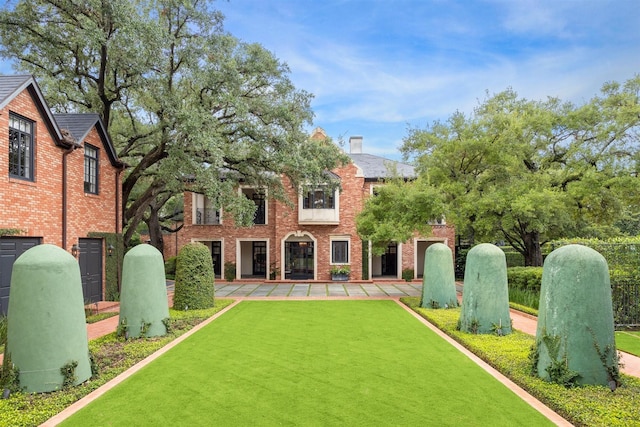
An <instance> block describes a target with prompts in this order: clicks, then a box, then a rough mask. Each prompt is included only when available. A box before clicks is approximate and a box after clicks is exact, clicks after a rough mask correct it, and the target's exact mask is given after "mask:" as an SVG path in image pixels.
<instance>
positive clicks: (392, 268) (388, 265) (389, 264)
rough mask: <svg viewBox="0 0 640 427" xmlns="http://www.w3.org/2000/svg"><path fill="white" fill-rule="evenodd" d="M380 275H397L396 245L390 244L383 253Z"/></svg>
mask: <svg viewBox="0 0 640 427" xmlns="http://www.w3.org/2000/svg"><path fill="white" fill-rule="evenodd" d="M382 275H383V276H394V277H395V276H397V275H398V245H397V244H395V243H390V244H389V246H387V249H386V251H385V253H384V254H383V255H382Z"/></svg>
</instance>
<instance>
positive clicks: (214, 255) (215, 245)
mask: <svg viewBox="0 0 640 427" xmlns="http://www.w3.org/2000/svg"><path fill="white" fill-rule="evenodd" d="M211 260H212V261H213V273H214V274H215V275H216V277H222V242H221V241H213V242H211Z"/></svg>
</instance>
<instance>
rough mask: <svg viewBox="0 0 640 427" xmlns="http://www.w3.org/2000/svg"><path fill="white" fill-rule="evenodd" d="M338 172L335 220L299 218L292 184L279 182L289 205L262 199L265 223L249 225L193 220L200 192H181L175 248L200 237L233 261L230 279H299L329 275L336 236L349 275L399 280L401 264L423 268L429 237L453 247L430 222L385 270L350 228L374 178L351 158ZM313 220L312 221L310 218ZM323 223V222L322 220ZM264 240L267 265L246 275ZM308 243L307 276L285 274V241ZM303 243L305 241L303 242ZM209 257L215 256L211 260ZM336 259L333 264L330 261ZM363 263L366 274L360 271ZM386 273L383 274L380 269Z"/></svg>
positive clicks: (450, 237) (417, 271)
mask: <svg viewBox="0 0 640 427" xmlns="http://www.w3.org/2000/svg"><path fill="white" fill-rule="evenodd" d="M332 172H333V173H335V174H336V175H338V176H339V177H340V182H341V187H342V191H341V192H340V193H339V195H338V196H337V203H336V205H337V206H336V208H337V209H336V211H338V212H339V218H338V220H337V221H336V220H333V219H332V220H328V221H322V220H321V221H318V223H310V221H304V220H303V221H301V219H300V216H299V213H300V212H302V210H300V209H299V204H300V200H302V199H301V198H298V197H297V195H296V193H295V190H294V189H293V188H292V186H291V185H290V184H289V183H288V182H285V185H284V187H285V188H286V189H288V190H287V191H288V195H289V198H290V200H295V201H296V203H295V206H294V207H293V208H292V207H290V206H287V205H286V204H284V203H281V202H277V201H274V200H269V201H268V203H267V204H268V207H267V220H266V224H265V225H254V226H253V227H249V228H236V227H235V226H234V223H233V219H232V218H231V217H230V216H229V215H225V214H224V212H223V214H222V216H221V218H222V221H221V224H216V225H203V224H197V222H198V221H197V219H196V218H194V215H195V212H196V210H195V208H194V200H195V199H196V198H197V197H202V196H201V195H195V194H194V193H189V192H187V193H185V197H184V212H185V213H184V221H185V225H184V228H183V229H182V230H181V231H180V232H179V233H178V238H177V241H178V244H177V245H178V247H182V246H183V245H185V244H186V243H189V242H192V241H201V242H203V243H205V244H207V245H209V247H210V249H212V247H211V242H219V243H218V244H219V245H220V249H221V259H220V263H221V264H222V265H224V263H226V262H232V263H235V264H236V277H235V278H236V279H242V278H250V277H255V278H258V279H263V280H264V279H268V278H269V276H270V272H271V273H272V272H276V273H277V274H275V279H276V280H278V281H282V280H286V279H289V278H291V279H293V280H304V281H311V280H315V281H321V282H326V281H330V280H331V274H330V269H331V267H332V265H333V264H332V262H331V257H332V250H331V248H332V246H331V241H332V240H333V239H335V240H341V241H347V242H348V248H349V250H348V252H349V261H348V264H349V266H350V269H351V272H350V276H349V279H350V280H351V281H354V280H375V279H377V278H383V277H384V278H388V279H400V278H401V277H402V271H403V270H404V269H413V270H414V278H417V277H420V276H421V275H422V270H423V268H424V250H425V249H426V247H427V246H428V245H429V244H431V243H433V242H443V243H445V244H447V245H448V246H449V247H450V248H451V249H452V251H454V244H455V236H454V234H455V230H454V228H453V227H450V226H446V225H435V226H433V230H432V235H431V236H425V237H420V236H415V238H414V239H413V240H412V241H409V242H406V243H404V244H398V246H397V255H395V256H393V255H386V256H387V257H388V256H392V257H394V258H395V259H393V260H390V261H387V264H389V265H391V267H394V264H395V269H393V268H392V269H390V271H391V274H388V273H389V272H385V271H383V270H382V268H381V264H382V258H383V257H375V256H371V255H368V256H367V255H366V253H365V256H364V259H363V248H362V246H363V244H365V245H367V243H366V242H362V240H361V239H360V238H359V237H358V234H357V232H356V223H355V218H356V215H357V214H358V213H359V212H360V211H361V210H362V208H363V206H364V202H365V200H366V199H367V197H369V196H370V195H371V194H372V186H373V185H379V184H378V183H377V182H371V181H368V180H365V178H364V177H363V176H362V175H361V171H360V169H359V168H358V167H357V166H356V165H355V164H353V163H351V164H349V165H347V166H345V167H341V168H338V169H335V170H333V171H332ZM311 222H313V221H311ZM323 222H324V223H323ZM167 239H168V240H171V242H166V243H165V248H168V247H169V246H170V247H171V250H169V251H168V252H167V251H165V255H169V256H171V255H174V254H175V236H173V235H172V236H167ZM254 241H259V242H266V246H267V250H266V252H267V255H266V258H267V259H266V265H267V270H266V272H265V273H264V275H263V273H262V272H260V274H259V275H257V276H256V275H253V274H252V271H251V270H252V268H251V266H252V264H253V263H254V258H252V255H253V253H252V252H251V248H250V246H249V245H250V244H251V242H254ZM287 241H289V242H292V241H295V242H309V243H311V242H312V246H313V250H312V254H311V255H310V257H309V260H308V262H310V263H311V262H312V268H311V269H309V270H310V271H308V273H309V274H308V276H307V277H305V278H304V279H296V278H295V277H293V276H291V277H287V274H289V272H290V271H291V270H290V269H289V268H288V267H289V266H290V265H289V264H288V263H287V262H286V259H285V258H286V257H291V256H292V255H291V249H289V252H288V251H287V244H286V243H285V242H287ZM309 243H307V244H309ZM214 261H215V260H214ZM336 264H338V263H336ZM363 267H366V268H365V271H367V272H368V273H366V274H364V277H363ZM220 272H221V276H222V278H224V269H220ZM385 273H386V274H385Z"/></svg>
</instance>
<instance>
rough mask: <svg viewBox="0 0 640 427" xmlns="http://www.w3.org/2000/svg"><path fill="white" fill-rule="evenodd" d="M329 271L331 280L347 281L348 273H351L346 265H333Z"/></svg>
mask: <svg viewBox="0 0 640 427" xmlns="http://www.w3.org/2000/svg"><path fill="white" fill-rule="evenodd" d="M329 271H330V273H331V280H335V281H347V280H349V273H351V268H350V267H349V266H348V265H334V266H332V267H331V270H329Z"/></svg>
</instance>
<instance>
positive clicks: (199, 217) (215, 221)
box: [195, 208, 220, 225]
mask: <svg viewBox="0 0 640 427" xmlns="http://www.w3.org/2000/svg"><path fill="white" fill-rule="evenodd" d="M195 220H196V221H195V223H196V224H198V225H220V211H219V210H217V209H208V208H204V209H196V218H195Z"/></svg>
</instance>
